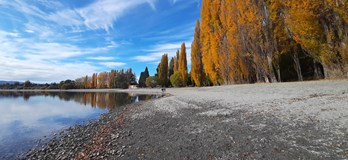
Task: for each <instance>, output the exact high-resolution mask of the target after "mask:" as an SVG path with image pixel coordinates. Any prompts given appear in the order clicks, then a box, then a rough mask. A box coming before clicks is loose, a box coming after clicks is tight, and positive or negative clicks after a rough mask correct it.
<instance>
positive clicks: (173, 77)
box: [139, 43, 192, 88]
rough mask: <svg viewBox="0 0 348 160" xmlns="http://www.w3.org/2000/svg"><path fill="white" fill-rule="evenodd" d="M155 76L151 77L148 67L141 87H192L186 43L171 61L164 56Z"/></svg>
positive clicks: (142, 78) (166, 55)
mask: <svg viewBox="0 0 348 160" xmlns="http://www.w3.org/2000/svg"><path fill="white" fill-rule="evenodd" d="M156 71H157V73H156V74H155V75H154V76H149V72H148V69H147V67H146V68H145V71H144V72H141V74H140V79H139V87H152V88H153V87H158V86H161V87H168V86H173V87H186V86H188V85H192V81H191V74H190V73H188V69H187V55H186V46H185V43H183V44H182V45H181V50H180V51H177V53H176V56H174V57H172V58H171V59H170V61H169V59H168V54H163V55H162V58H161V62H160V63H159V64H158V67H157V69H156Z"/></svg>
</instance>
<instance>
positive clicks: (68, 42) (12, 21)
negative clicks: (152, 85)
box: [0, 0, 201, 83]
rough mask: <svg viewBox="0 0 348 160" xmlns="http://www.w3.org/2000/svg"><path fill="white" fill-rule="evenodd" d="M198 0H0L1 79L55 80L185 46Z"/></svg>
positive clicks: (146, 62)
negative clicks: (183, 44) (182, 44)
mask: <svg viewBox="0 0 348 160" xmlns="http://www.w3.org/2000/svg"><path fill="white" fill-rule="evenodd" d="M200 3H201V0H74V1H72V0H59V1H58V0H0V21H1V23H0V70H1V72H0V80H18V81H24V80H31V81H33V82H38V83H43V82H59V81H60V80H65V79H75V78H79V77H81V76H84V75H91V74H92V73H95V72H102V71H110V70H111V69H121V68H130V67H131V68H133V70H134V72H135V73H136V74H137V76H139V73H140V72H141V71H143V70H144V68H145V67H146V66H147V67H149V70H150V74H151V75H153V74H154V72H155V69H156V67H157V64H158V62H159V61H160V58H161V56H162V54H164V53H168V54H169V57H172V56H174V55H175V52H176V50H178V49H179V48H180V45H181V43H182V42H185V43H186V46H187V48H188V50H187V52H188V54H187V55H188V62H189V61H190V57H189V55H190V46H191V42H192V39H193V33H194V27H195V22H196V20H197V19H199V18H200V5H201V4H200Z"/></svg>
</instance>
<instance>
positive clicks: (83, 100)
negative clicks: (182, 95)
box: [0, 91, 158, 109]
mask: <svg viewBox="0 0 348 160" xmlns="http://www.w3.org/2000/svg"><path fill="white" fill-rule="evenodd" d="M34 96H45V97H48V96H49V97H53V98H56V97H57V98H59V99H60V100H64V101H75V102H78V103H80V104H83V105H85V106H91V107H93V108H95V107H98V108H100V109H112V108H114V107H117V106H122V105H124V104H128V103H133V102H138V101H144V100H150V99H153V98H158V96H157V95H136V94H130V93H114V92H107V93H105V92H48V91H40V92H35V91H27V92H25V91H23V92H21V91H18V92H7V91H2V92H0V99H1V98H21V97H23V99H24V100H25V101H29V99H30V98H31V97H34Z"/></svg>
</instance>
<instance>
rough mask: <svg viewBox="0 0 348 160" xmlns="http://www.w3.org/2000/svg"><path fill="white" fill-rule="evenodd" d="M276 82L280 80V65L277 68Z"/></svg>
mask: <svg viewBox="0 0 348 160" xmlns="http://www.w3.org/2000/svg"><path fill="white" fill-rule="evenodd" d="M277 74H278V82H282V77H281V75H280V67H278V68H277Z"/></svg>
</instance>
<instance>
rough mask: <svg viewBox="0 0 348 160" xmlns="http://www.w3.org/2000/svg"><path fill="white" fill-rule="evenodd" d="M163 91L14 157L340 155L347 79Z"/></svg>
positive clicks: (346, 131) (347, 149)
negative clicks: (162, 93) (150, 98)
mask: <svg viewBox="0 0 348 160" xmlns="http://www.w3.org/2000/svg"><path fill="white" fill-rule="evenodd" d="M150 90H151V89H150ZM150 90H147V91H150ZM158 90H159V89H158ZM159 91H160V90H159ZM143 92H145V91H143ZM166 93H168V94H171V95H172V96H166V97H164V98H160V99H155V100H150V101H145V102H138V103H134V104H130V105H126V106H124V107H120V108H118V109H116V110H113V111H110V112H109V113H106V114H103V115H102V116H101V117H100V118H99V119H98V120H96V121H92V122H90V123H88V124H86V125H82V126H81V125H78V126H74V127H71V128H69V129H68V130H65V131H63V132H62V134H61V135H59V136H57V137H55V138H53V140H51V141H50V142H48V143H47V144H45V145H44V147H43V148H37V149H36V150H34V151H31V152H29V153H28V154H27V155H26V157H22V158H26V159H37V158H39V159H47V158H48V159H51V158H53V159H71V158H73V159H88V158H93V159H108V158H109V159H158V158H163V157H164V158H167V159H202V158H203V159H206V158H209V157H210V158H217V159H274V158H280V159H298V158H300V159H301V158H302V159H347V158H348V142H347V139H348V137H347V136H348V127H347V126H348V108H347V106H348V102H347V99H348V81H316V82H300V83H279V84H275V85H274V84H273V85H263V84H255V85H238V86H219V87H207V88H181V89H176V88H169V89H167V92H166Z"/></svg>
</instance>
